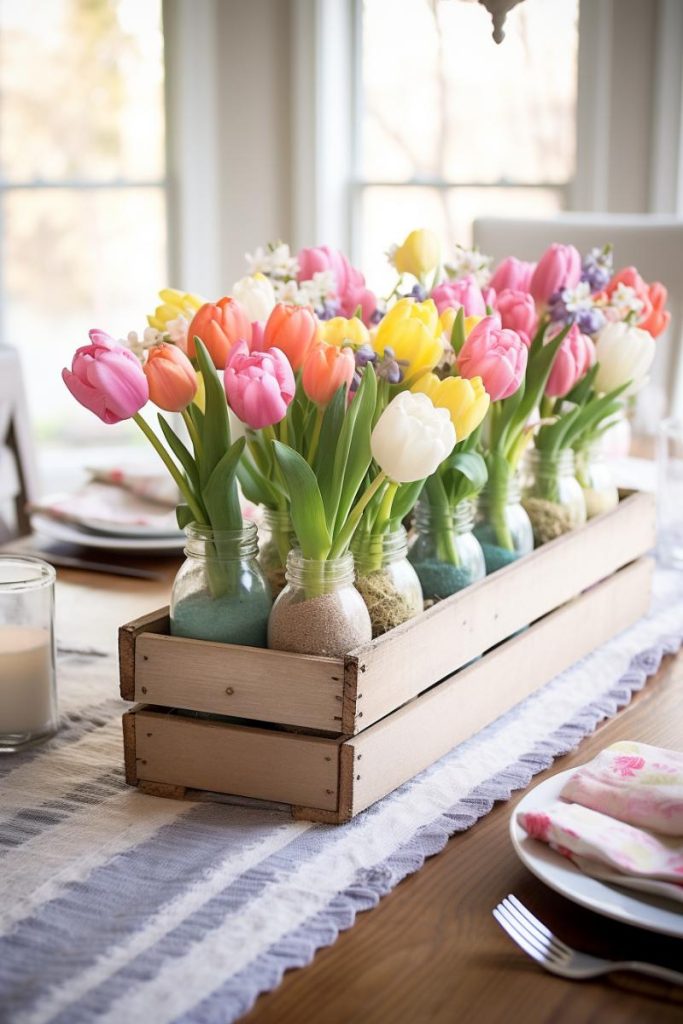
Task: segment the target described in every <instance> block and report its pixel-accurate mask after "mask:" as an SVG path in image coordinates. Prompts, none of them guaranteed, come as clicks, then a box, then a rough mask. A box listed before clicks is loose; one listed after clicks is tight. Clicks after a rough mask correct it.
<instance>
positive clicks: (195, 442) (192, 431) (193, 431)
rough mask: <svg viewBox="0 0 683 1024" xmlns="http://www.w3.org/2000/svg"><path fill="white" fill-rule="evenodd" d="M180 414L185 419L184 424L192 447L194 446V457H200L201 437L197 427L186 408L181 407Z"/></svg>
mask: <svg viewBox="0 0 683 1024" xmlns="http://www.w3.org/2000/svg"><path fill="white" fill-rule="evenodd" d="M181 415H182V417H183V420H184V421H185V426H186V427H187V432H188V434H189V435H190V440H191V441H192V447H193V448H194V456H195V459H201V457H202V439H201V437H200V436H199V432H198V430H197V428H196V426H195V424H194V421H193V419H192V417H191V416H190V414H189V412H188V411H187V409H183V411H182V413H181Z"/></svg>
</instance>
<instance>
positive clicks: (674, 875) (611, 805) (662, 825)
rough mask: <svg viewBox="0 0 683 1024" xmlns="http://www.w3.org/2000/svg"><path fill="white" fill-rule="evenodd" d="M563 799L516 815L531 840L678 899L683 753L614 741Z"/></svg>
mask: <svg viewBox="0 0 683 1024" xmlns="http://www.w3.org/2000/svg"><path fill="white" fill-rule="evenodd" d="M560 798H561V799H560V800H558V801H555V802H554V803H552V804H550V805H549V806H548V807H547V808H541V809H538V810H534V811H526V812H520V814H519V815H518V816H517V820H518V822H519V824H520V825H521V826H522V828H524V829H525V831H526V832H527V833H528V834H529V835H530V836H531V837H532V838H533V839H540V840H541V841H543V842H546V843H548V844H549V845H550V846H551V848H552V849H554V850H556V851H557V852H558V853H560V854H562V855H563V856H565V857H568V858H569V859H570V860H571V861H573V862H574V863H575V864H576V865H577V866H578V867H579V868H580V869H581V870H582V871H583V872H584V873H585V874H588V875H591V876H592V877H595V878H600V879H603V880H605V881H611V882H616V883H618V884H619V885H624V886H627V887H629V888H636V889H641V890H643V891H646V892H653V893H656V894H658V895H664V896H668V897H669V898H671V899H675V900H678V901H680V902H683V754H681V753H679V752H677V751H674V750H665V749H663V748H661V747H651V746H648V745H647V744H645V743H634V742H621V743H615V744H613V745H612V746H611V747H607V749H605V750H603V751H602V752H601V753H600V754H598V756H597V757H596V758H595V759H594V760H593V761H591V762H590V763H589V764H586V765H583V766H582V767H581V768H579V769H578V770H577V771H576V772H574V774H573V775H572V776H571V778H570V779H569V781H568V782H567V783H566V784H565V786H564V788H563V789H562V792H561V794H560Z"/></svg>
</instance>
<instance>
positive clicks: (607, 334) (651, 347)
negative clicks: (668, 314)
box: [595, 322, 655, 394]
mask: <svg viewBox="0 0 683 1024" xmlns="http://www.w3.org/2000/svg"><path fill="white" fill-rule="evenodd" d="M654 357H655V343H654V339H653V338H652V335H650V334H648V333H647V331H644V330H642V329H641V328H640V327H633V326H632V325H631V324H627V323H624V322H621V323H616V324H607V326H606V327H603V329H602V330H601V331H600V333H599V334H598V337H597V340H596V343H595V358H596V359H597V361H598V363H599V366H598V372H597V375H596V378H595V388H596V390H597V391H603V392H605V393H606V392H608V391H614V389H615V388H620V387H622V385H624V384H627V383H628V382H629V381H630V382H631V386H630V387H629V389H628V391H627V392H626V393H627V394H635V393H636V391H639V390H640V388H641V387H642V386H643V385H644V384H645V382H646V381H647V372H648V370H649V369H650V366H651V365H652V360H653V359H654Z"/></svg>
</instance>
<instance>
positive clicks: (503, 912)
mask: <svg viewBox="0 0 683 1024" xmlns="http://www.w3.org/2000/svg"><path fill="white" fill-rule="evenodd" d="M493 916H494V917H495V919H496V921H497V922H498V924H499V925H500V926H501V928H503V929H504V930H505V931H506V932H507V933H508V935H509V936H510V938H511V939H513V940H514V941H515V942H516V943H517V945H518V946H521V948H522V949H523V950H524V952H525V953H528V954H529V956H530V957H531V958H532V959H533V960H536V962H537V963H539V964H541V966H542V967H545V969H546V970H547V971H551V973H552V974H559V975H561V976H562V977H563V978H574V979H584V978H596V977H597V976H598V975H600V974H610V973H611V972H612V971H636V972H638V973H640V974H651V975H652V977H653V978H661V979H662V980H663V981H668V982H671V983H672V984H674V985H683V974H679V972H678V971H672V970H670V969H669V968H668V967H660V966H659V965H658V964H648V963H642V962H641V961H639V960H603V959H602V958H601V957H597V956H590V955H589V954H588V953H581V952H579V950H577V949H572V947H571V946H568V945H567V944H566V942H562V941H561V940H560V939H558V938H557V937H556V936H555V935H553V933H552V932H551V931H550V929H548V928H546V926H545V925H544V924H542V923H541V921H539V920H538V918H537V917H534V915H533V914H532V913H531V911H530V910H527V908H526V907H525V906H524V904H523V903H520V901H519V900H518V899H517V897H516V896H513V895H512V893H510V894H509V896H506V898H505V899H504V900H503V901H502V903H499V904H498V906H497V907H495V908H494V910H493Z"/></svg>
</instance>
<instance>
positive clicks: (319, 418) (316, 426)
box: [306, 406, 325, 466]
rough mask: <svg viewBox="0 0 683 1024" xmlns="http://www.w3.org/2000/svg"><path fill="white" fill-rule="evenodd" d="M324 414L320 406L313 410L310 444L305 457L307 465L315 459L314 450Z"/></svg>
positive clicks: (316, 449)
mask: <svg viewBox="0 0 683 1024" xmlns="http://www.w3.org/2000/svg"><path fill="white" fill-rule="evenodd" d="M324 416H325V410H324V409H321V408H320V406H318V407H317V408H316V410H315V423H314V425H313V436H312V437H311V445H310V447H309V449H308V455H307V457H306V461H307V462H308V465H309V466H312V465H313V461H314V459H315V456H316V452H317V451H318V443H319V441H320V431H321V430H322V426H323V418H324Z"/></svg>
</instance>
